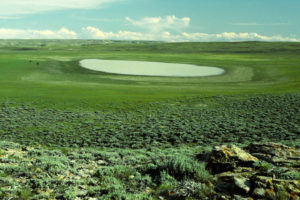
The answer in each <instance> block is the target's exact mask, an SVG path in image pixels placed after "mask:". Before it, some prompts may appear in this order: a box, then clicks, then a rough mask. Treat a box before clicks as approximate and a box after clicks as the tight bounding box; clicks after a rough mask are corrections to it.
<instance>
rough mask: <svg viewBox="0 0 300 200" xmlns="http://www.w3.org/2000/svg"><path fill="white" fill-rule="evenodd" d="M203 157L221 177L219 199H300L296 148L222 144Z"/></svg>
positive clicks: (213, 172) (218, 185) (299, 169)
mask: <svg viewBox="0 0 300 200" xmlns="http://www.w3.org/2000/svg"><path fill="white" fill-rule="evenodd" d="M248 152H249V153H248ZM201 156H202V157H201V158H205V159H204V160H206V161H207V166H206V168H207V169H208V170H209V171H210V172H211V173H212V174H214V175H215V176H216V178H217V182H216V183H215V187H214V189H215V191H216V192H217V196H218V198H217V199H226V200H227V199H237V200H243V199H292V200H300V179H299V174H300V152H299V151H298V150H296V149H294V148H291V147H288V146H285V145H282V144H276V143H265V144H257V143H254V144H250V145H249V146H248V147H246V148H244V149H241V148H239V147H237V146H235V145H222V146H216V147H214V148H213V150H212V152H211V153H205V154H202V155H201Z"/></svg>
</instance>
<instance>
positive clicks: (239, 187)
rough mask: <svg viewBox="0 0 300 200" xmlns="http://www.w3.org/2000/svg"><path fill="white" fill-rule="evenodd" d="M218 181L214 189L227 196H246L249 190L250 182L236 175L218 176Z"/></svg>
mask: <svg viewBox="0 0 300 200" xmlns="http://www.w3.org/2000/svg"><path fill="white" fill-rule="evenodd" d="M218 181H219V184H218V185H217V187H216V189H217V190H218V191H220V192H222V191H223V192H226V193H228V194H247V193H249V191H250V189H251V182H250V180H249V179H247V178H245V177H241V176H236V174H222V175H220V176H218Z"/></svg>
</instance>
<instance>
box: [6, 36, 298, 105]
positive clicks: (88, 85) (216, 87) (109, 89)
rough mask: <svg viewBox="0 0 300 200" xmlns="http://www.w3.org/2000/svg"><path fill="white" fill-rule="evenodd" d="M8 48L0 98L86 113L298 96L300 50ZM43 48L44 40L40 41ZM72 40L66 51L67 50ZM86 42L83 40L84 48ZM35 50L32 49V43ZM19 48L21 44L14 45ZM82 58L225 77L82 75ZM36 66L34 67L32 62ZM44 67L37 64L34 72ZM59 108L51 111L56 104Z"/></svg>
mask: <svg viewBox="0 0 300 200" xmlns="http://www.w3.org/2000/svg"><path fill="white" fill-rule="evenodd" d="M38 42H39V41H35V42H32V41H27V43H26V42H23V43H25V44H23V43H21V45H22V46H25V47H26V46H27V48H24V47H15V46H13V47H9V46H8V44H7V42H6V43H5V42H3V41H2V48H1V50H0V51H1V55H0V66H1V68H0V70H1V73H0V80H1V81H0V84H1V85H0V87H1V91H0V96H1V97H2V99H3V98H7V97H9V98H16V99H17V100H18V101H20V102H23V101H27V102H28V101H29V102H38V103H37V104H38V105H40V106H43V105H44V106H45V107H47V106H48V105H49V104H50V105H52V104H53V103H55V104H56V105H58V106H59V107H66V106H68V107H69V108H72V107H73V106H74V105H75V106H76V105H79V104H81V103H82V102H84V103H85V104H86V105H87V107H91V108H95V105H98V106H99V105H101V106H106V105H107V104H110V103H111V102H114V103H116V104H120V103H121V102H123V101H126V102H127V103H129V104H131V103H133V104H136V102H137V101H141V102H153V101H164V100H167V99H168V100H170V99H171V100H172V99H177V98H182V97H184V96H195V95H196V96H199V95H200V96H211V95H222V94H253V93H254V94H257V93H288V92H295V91H299V82H298V80H299V79H300V75H299V74H300V73H299V70H300V69H299V63H300V57H299V56H298V55H299V53H300V44H298V43H179V44H165V43H143V44H130V43H113V44H95V45H83V44H78V45H77V46H75V45H74V46H64V42H61V44H59V43H54V44H51V45H49V46H43V47H40V46H37V43H38ZM40 42H41V41H40ZM67 42H68V41H66V44H65V45H67ZM81 42H83V41H81ZM30 43H32V44H30ZM14 45H15V44H14ZM84 58H103V59H124V60H146V61H161V62H171V63H172V62H174V63H192V64H197V65H205V66H218V67H223V68H224V69H226V71H227V72H226V74H224V75H222V76H216V77H205V78H159V77H136V76H121V75H110V74H103V73H100V72H92V71H88V70H85V69H82V68H80V67H79V66H78V61H79V60H81V59H84ZM30 60H32V62H31V63H30V62H29V61H30ZM36 62H39V63H40V64H39V65H36ZM52 106H53V105H52Z"/></svg>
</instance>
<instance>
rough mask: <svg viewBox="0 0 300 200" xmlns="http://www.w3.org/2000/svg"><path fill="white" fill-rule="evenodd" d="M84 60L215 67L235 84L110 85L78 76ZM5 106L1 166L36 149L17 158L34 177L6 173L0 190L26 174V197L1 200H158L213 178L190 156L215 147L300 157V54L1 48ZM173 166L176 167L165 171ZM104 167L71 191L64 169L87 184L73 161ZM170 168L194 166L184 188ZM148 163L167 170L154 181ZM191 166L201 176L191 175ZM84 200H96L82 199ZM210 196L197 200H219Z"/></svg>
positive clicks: (33, 45) (62, 43) (94, 46)
mask: <svg viewBox="0 0 300 200" xmlns="http://www.w3.org/2000/svg"><path fill="white" fill-rule="evenodd" d="M86 58H100V59H115V60H138V61H157V62H167V63H186V64H196V65H200V66H201V65H202V66H215V67H221V68H223V69H225V70H226V73H225V74H223V75H220V76H211V77H201V78H200V77H199V78H172V77H147V76H144V77H143V76H126V75H116V74H106V73H101V72H95V71H89V70H86V69H84V68H81V67H80V66H79V61H80V60H82V59H86ZM0 103H1V106H0V127H1V128H0V140H1V141H2V143H1V144H0V158H1V153H3V155H4V152H6V150H7V149H10V148H12V149H22V148H25V147H26V148H27V147H28V148H29V149H30V148H32V149H31V150H30V152H31V154H29V157H28V156H27V157H26V158H25V157H24V158H19V157H18V158H15V157H13V158H12V160H13V161H12V163H15V162H17V160H19V161H20V162H21V163H23V164H24V163H25V164H26V166H25V164H24V166H23V165H22V166H21V168H20V167H16V166H14V165H13V164H12V165H10V166H2V165H0V167H1V169H2V171H3V173H2V172H1V171H0V178H1V179H0V186H1V187H2V188H5V187H7V188H9V187H12V186H13V185H14V184H13V182H15V181H16V180H18V176H19V175H18V174H20V173H25V174H26V175H24V176H25V177H26V178H25V179H26V180H25V182H24V183H23V182H18V184H16V185H17V186H16V187H15V188H17V189H14V190H11V191H10V190H9V189H8V190H7V191H6V190H0V198H4V199H9V198H10V197H20V198H23V199H30V198H32V199H41V198H45V199H55V197H57V196H59V195H60V196H61V195H62V196H63V197H64V198H65V199H75V198H76V197H82V198H83V199H85V198H86V199H88V197H95V198H101V199H112V198H113V197H112V196H113V195H116V197H114V198H115V199H121V197H124V196H125V197H129V199H143V198H145V199H151V198H153V199H157V198H158V196H159V194H160V191H162V190H163V188H165V189H166V188H172V187H174V188H176V187H179V186H178V185H180V184H181V182H182V181H188V180H189V181H190V180H193V181H196V182H197V181H198V182H197V183H199V184H200V182H201V180H202V179H203V177H206V178H207V179H210V178H211V177H209V175H208V174H207V172H206V171H205V169H202V168H203V167H202V168H201V166H202V165H201V166H198V165H199V163H198V164H196V163H195V162H196V161H195V160H194V157H193V156H195V154H196V153H197V152H199V151H201V150H204V149H207V148H210V147H211V146H213V145H218V144H224V143H235V144H237V145H241V146H243V145H246V144H248V143H251V142H255V141H261V142H264V141H274V142H280V143H284V144H288V145H290V146H294V147H296V148H300V137H299V134H300V115H299V113H300V43H287V42H274V43H271V42H270V43H265V42H240V43H160V42H118V41H114V42H112V41H93V40H0ZM20 145H21V146H20ZM1 148H2V149H4V150H5V149H6V150H5V151H4V150H3V152H2V151H1ZM7 152H8V150H7ZM16 152H19V150H16ZM81 154H82V156H81ZM18 155H19V154H18ZM22 155H23V154H22ZM146 155H147V156H146ZM174 155H178V156H177V158H176V159H178V160H176V159H175V161H174V160H173V161H172V159H171V161H170V162H171V164H170V163H169V164H166V163H165V162H164V160H165V159H169V158H170V157H173V156H174ZM51 156H54V157H51ZM39 157H42V159H43V158H44V159H45V160H46V161H43V162H44V163H46V164H45V166H44V165H41V163H38V162H37V159H39ZM57 157H59V159H58V158H57ZM123 157H125V158H126V159H128V160H127V161H125V160H123ZM30 159H34V160H35V162H34V164H33V165H34V166H33V167H32V168H31V167H28V166H29V165H28V166H27V164H28V162H30ZM99 159H100V160H104V161H105V162H106V163H107V167H106V168H105V170H104V171H103V170H102V168H101V169H100V168H99V169H98V168H97V170H98V171H97V170H96V169H95V170H96V171H92V172H91V173H90V174H92V175H91V178H90V179H88V180H86V182H85V181H84V180H82V181H83V182H80V181H79V180H78V179H76V180H75V179H74V180H73V179H72V178H70V180H69V181H70V185H69V186H68V183H65V182H63V181H62V180H59V177H58V176H59V175H61V174H62V173H65V171H66V170H69V171H70V173H71V174H74V176H75V174H76V176H79V177H83V176H84V175H80V173H79V172H78V170H79V171H80V166H77V165H76V166H73V165H72V162H79V164H80V163H81V164H82V166H84V167H86V168H93V167H95V166H93V165H91V166H89V165H88V164H87V162H96V161H97V160H99ZM74 160H75V161H74ZM153 160H155V162H154V163H153ZM172 162H174V163H177V164H178V163H181V162H182V163H187V164H186V165H187V166H186V168H184V169H182V171H181V172H180V173H182V177H180V178H178V177H172V176H171V175H170V174H167V172H168V170H167V168H168V167H170V166H172V165H173V164H174V163H172ZM150 163H152V164H153V165H155V166H156V167H157V168H158V169H165V171H164V170H162V172H161V173H160V174H156V175H153V174H152V175H151V176H150V175H149V174H147V170H148V171H149V169H151V166H149V164H150ZM79 164H78V165H79ZM63 165H65V166H67V167H66V168H64V167H63ZM174 165H175V164H174ZM155 166H154V167H155ZM191 166H194V167H198V168H201V169H202V170H203V174H202V175H198V174H194V171H193V170H194V168H193V167H191ZM98 167H99V166H98ZM152 167H153V166H152ZM28 170H29V171H30V172H28ZM37 170H38V171H43V173H41V174H40V176H41V177H39V178H38V179H39V180H43V181H42V182H38V184H37V183H36V185H33V184H32V181H33V182H35V181H37V180H33V179H34V178H33V177H36V176H37V175H36V174H37V173H38V172H37ZM47 170H48V172H47ZM51 170H52V171H51ZM99 170H100V171H99ZM101 170H102V171H101ZM186 170H187V171H186ZM189 170H191V171H189ZM44 171H46V172H47V173H48V175H49V174H50V176H51V178H52V179H53V180H52V179H51V180H50V179H49V180H48V179H47V173H46V172H45V173H44ZM62 171H64V172H62ZM186 172H188V173H189V174H192V176H190V177H185V175H184V174H185V173H186ZM99 173H100V175H99ZM120 173H121V174H120ZM122 173H123V174H125V175H124V176H123V175H122ZM83 174H89V173H88V172H84V173H83ZM131 176H134V177H136V179H132V180H131V179H130V177H131ZM199 176H200V177H199ZM70 177H71V176H70ZM72 177H73V175H72ZM105 177H106V178H107V179H105ZM138 177H139V178H138ZM108 179H109V180H110V181H109V180H108ZM55 181H58V182H56V183H54V182H55ZM72 181H73V182H72ZM95 182H97V183H101V184H100V185H97V187H96V186H95ZM93 184H94V186H95V187H94V186H93ZM105 184H106V185H105ZM132 184H133V185H132ZM201 184H206V182H203V181H202V182H201ZM80 185H88V186H87V187H88V188H89V189H87V188H80ZM66 187H68V188H69V189H68V190H65V188H66ZM132 187H134V188H135V189H134V191H131V190H130V188H132ZM203 187H204V186H203ZM205 187H208V186H207V185H206V186H205ZM206 189H207V188H206ZM83 190H84V191H86V192H87V193H85V195H81V196H80V195H79V193H80V192H79V193H78V191H83ZM149 190H151V192H149ZM63 191H67V192H65V193H64V192H63ZM205 191H206V192H204V190H203V191H198V193H197V195H198V196H197V195H196V196H195V195H194V197H195V198H196V199H197V198H200V196H201V195H202V196H201V197H203V195H204V196H205V195H208V196H209V195H210V194H212V193H211V191H210V190H209V189H207V190H205ZM201 192H202V193H201ZM200 193H201V195H200ZM43 195H44V196H43ZM47 195H48V196H47ZM74 195H75V196H74ZM83 196H84V197H83Z"/></svg>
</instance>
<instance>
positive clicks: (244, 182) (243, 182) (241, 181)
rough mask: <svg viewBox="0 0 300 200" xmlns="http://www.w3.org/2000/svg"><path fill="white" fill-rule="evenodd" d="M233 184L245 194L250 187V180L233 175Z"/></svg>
mask: <svg viewBox="0 0 300 200" xmlns="http://www.w3.org/2000/svg"><path fill="white" fill-rule="evenodd" d="M234 185H235V187H236V188H238V189H239V190H240V191H242V192H243V193H245V194H247V193H248V192H249V191H250V189H251V183H250V180H249V179H246V178H243V177H240V178H238V177H234Z"/></svg>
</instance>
